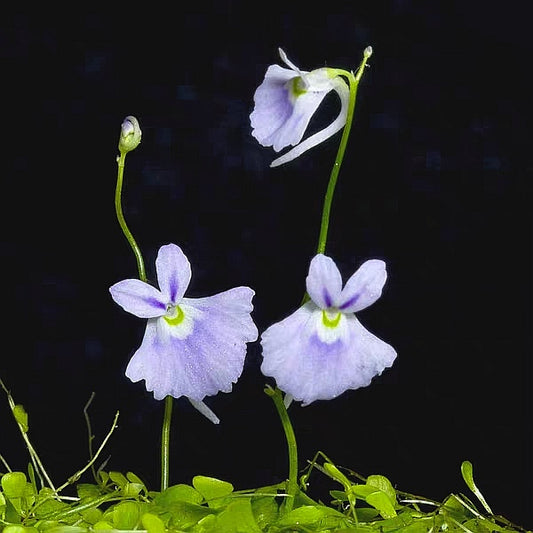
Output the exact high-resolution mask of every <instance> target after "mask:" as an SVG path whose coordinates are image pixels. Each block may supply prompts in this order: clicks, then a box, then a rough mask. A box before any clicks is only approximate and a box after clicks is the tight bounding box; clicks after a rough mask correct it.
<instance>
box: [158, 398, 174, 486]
mask: <svg viewBox="0 0 533 533" xmlns="http://www.w3.org/2000/svg"><path fill="white" fill-rule="evenodd" d="M172 406H173V398H172V396H167V397H166V398H165V412H164V414H163V427H162V431H161V492H163V491H164V490H166V489H168V483H169V470H170V464H169V462H170V423H171V420H172Z"/></svg>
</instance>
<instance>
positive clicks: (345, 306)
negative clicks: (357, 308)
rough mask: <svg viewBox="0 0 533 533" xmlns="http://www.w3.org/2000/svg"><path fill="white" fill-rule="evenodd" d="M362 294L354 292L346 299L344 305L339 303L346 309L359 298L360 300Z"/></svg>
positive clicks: (341, 308)
mask: <svg viewBox="0 0 533 533" xmlns="http://www.w3.org/2000/svg"><path fill="white" fill-rule="evenodd" d="M359 296H360V294H359V293H357V294H354V295H353V296H352V297H351V298H350V299H348V300H346V301H345V302H344V303H343V304H342V305H339V309H340V310H341V311H342V310H343V309H346V308H347V307H350V305H353V304H354V303H355V302H357V300H359Z"/></svg>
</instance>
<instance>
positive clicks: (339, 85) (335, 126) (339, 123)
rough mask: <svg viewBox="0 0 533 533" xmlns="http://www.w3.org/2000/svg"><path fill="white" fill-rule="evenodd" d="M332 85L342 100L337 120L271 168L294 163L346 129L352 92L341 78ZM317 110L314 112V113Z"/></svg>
mask: <svg viewBox="0 0 533 533" xmlns="http://www.w3.org/2000/svg"><path fill="white" fill-rule="evenodd" d="M331 84H332V86H331V87H330V90H331V89H333V90H335V92H336V93H337V94H338V95H339V97H340V100H341V110H340V111H339V114H338V116H337V118H336V119H335V120H334V121H333V122H332V123H331V124H329V125H328V126H327V127H325V128H324V129H322V130H320V131H318V132H317V133H315V134H313V135H311V136H310V137H308V138H307V139H305V140H304V141H302V142H301V143H300V144H298V145H297V146H295V147H294V148H293V149H292V150H289V151H288V152H287V153H285V154H283V155H282V156H281V157H278V158H277V159H274V161H272V163H271V164H270V166H271V167H278V166H280V165H283V164H285V163H288V162H289V161H292V160H293V159H296V158H297V157H299V156H301V155H302V154H303V153H304V152H307V150H309V149H311V148H314V147H315V146H316V145H318V144H320V143H322V142H324V141H325V140H326V139H329V138H330V137H331V136H333V135H335V133H337V132H338V131H339V130H341V129H342V128H343V127H344V125H345V124H346V119H347V116H348V102H349V100H350V94H349V93H350V91H349V89H348V86H347V85H346V82H345V81H344V80H343V79H342V78H339V77H337V78H332V79H331ZM324 96H325V93H324ZM319 104H320V102H318V104H317V107H318V105H319ZM315 110H316V108H315ZM315 110H313V113H314V111H315ZM311 115H312V113H311ZM311 115H310V116H309V119H310V118H311ZM308 123H309V120H307V122H306V123H305V127H306V128H307V125H308ZM300 139H301V136H300ZM292 144H294V143H292Z"/></svg>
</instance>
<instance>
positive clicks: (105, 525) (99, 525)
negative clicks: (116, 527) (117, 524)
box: [93, 520, 113, 530]
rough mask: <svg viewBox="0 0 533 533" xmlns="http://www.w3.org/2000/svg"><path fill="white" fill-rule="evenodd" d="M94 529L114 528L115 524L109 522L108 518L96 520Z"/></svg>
mask: <svg viewBox="0 0 533 533" xmlns="http://www.w3.org/2000/svg"><path fill="white" fill-rule="evenodd" d="M93 529H94V530H98V529H113V524H112V523H111V522H107V521H106V520H100V522H96V524H94V526H93Z"/></svg>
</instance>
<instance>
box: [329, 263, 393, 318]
mask: <svg viewBox="0 0 533 533" xmlns="http://www.w3.org/2000/svg"><path fill="white" fill-rule="evenodd" d="M386 280H387V270H386V266H385V263H384V262H383V261H381V260H379V259H371V260H370V261H365V262H364V263H363V264H362V265H361V266H360V267H359V269H358V270H357V271H356V272H355V274H353V275H352V277H351V278H350V279H349V280H348V281H347V282H346V285H345V286H344V289H343V290H342V292H341V295H340V298H339V304H338V305H339V309H340V310H341V311H342V312H343V313H354V312H357V311H361V309H365V307H368V306H369V305H371V304H373V303H374V302H375V301H376V300H377V299H378V298H379V297H380V296H381V292H382V290H383V286H384V285H385V281H386Z"/></svg>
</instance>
